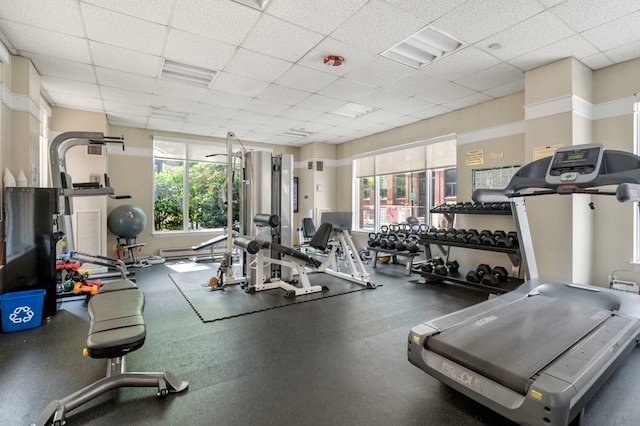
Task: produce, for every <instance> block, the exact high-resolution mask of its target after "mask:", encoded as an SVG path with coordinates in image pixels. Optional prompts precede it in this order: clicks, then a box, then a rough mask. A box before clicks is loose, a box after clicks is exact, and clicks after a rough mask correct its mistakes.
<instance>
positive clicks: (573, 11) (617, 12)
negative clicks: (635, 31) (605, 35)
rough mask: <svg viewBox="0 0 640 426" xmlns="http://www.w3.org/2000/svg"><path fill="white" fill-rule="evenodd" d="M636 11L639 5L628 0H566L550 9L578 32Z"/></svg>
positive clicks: (639, 8) (639, 7)
mask: <svg viewBox="0 0 640 426" xmlns="http://www.w3.org/2000/svg"><path fill="white" fill-rule="evenodd" d="M605 3H606V4H605ZM638 10H640V3H638V2H637V1H629V0H607V1H606V2H599V1H584V0H567V1H565V2H564V3H562V4H559V5H557V6H555V7H554V8H553V9H551V11H552V12H553V13H554V14H555V15H556V16H558V17H559V18H560V19H562V20H563V21H564V22H566V23H567V24H568V25H569V26H571V27H572V28H573V29H574V30H576V31H578V32H583V31H586V30H588V29H590V28H594V27H597V26H599V25H602V24H604V23H606V22H609V21H612V20H615V19H617V18H620V17H622V16H625V15H628V14H630V13H632V12H636V11H638ZM636 23H637V21H636Z"/></svg>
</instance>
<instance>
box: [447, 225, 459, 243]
mask: <svg viewBox="0 0 640 426" xmlns="http://www.w3.org/2000/svg"><path fill="white" fill-rule="evenodd" d="M457 235H458V230H456V229H454V228H451V229H449V230H448V231H447V236H446V240H447V241H449V242H453V243H454V242H456V236H457Z"/></svg>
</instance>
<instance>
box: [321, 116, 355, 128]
mask: <svg viewBox="0 0 640 426" xmlns="http://www.w3.org/2000/svg"><path fill="white" fill-rule="evenodd" d="M350 120H353V118H348V117H343V116H341V115H336V114H322V115H321V116H319V117H318V118H316V119H315V120H314V121H315V122H317V123H320V124H327V125H329V126H339V125H340V124H343V123H346V122H347V121H350Z"/></svg>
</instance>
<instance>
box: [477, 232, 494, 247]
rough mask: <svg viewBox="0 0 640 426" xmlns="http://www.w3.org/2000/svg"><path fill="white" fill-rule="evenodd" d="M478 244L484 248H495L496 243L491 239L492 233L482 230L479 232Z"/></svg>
mask: <svg viewBox="0 0 640 426" xmlns="http://www.w3.org/2000/svg"><path fill="white" fill-rule="evenodd" d="M480 242H481V244H482V245H484V246H495V245H496V242H495V240H494V239H493V232H491V231H489V230H488V229H483V230H482V231H481V232H480Z"/></svg>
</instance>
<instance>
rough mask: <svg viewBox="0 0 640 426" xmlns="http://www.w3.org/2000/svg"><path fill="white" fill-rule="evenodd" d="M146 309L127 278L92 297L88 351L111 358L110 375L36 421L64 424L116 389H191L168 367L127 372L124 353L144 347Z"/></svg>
mask: <svg viewBox="0 0 640 426" xmlns="http://www.w3.org/2000/svg"><path fill="white" fill-rule="evenodd" d="M143 310H144V293H143V292H142V291H140V290H138V287H137V286H136V284H135V283H133V282H132V281H130V280H127V279H123V280H119V281H113V282H109V283H107V284H105V285H104V286H103V287H102V288H101V289H100V291H99V292H98V294H96V295H95V296H93V297H92V298H91V299H90V300H89V305H88V311H89V318H90V320H91V324H90V327H89V336H88V337H87V348H86V349H85V352H86V354H88V355H89V356H90V357H92V358H107V359H108V365H107V375H106V377H104V378H102V379H100V380H98V381H97V382H94V383H92V384H90V385H89V386H87V387H85V388H83V389H80V390H79V391H77V392H74V393H72V394H71V395H69V396H67V397H65V398H63V399H61V400H54V401H52V402H51V403H50V404H49V405H48V406H47V408H45V410H44V411H43V412H42V413H41V414H40V416H38V419H37V420H36V421H35V422H34V423H33V425H38V426H40V425H49V424H53V425H63V424H64V423H65V415H66V413H67V411H71V410H73V409H75V408H77V407H79V406H80V405H82V404H84V403H86V402H88V401H90V400H92V399H93V398H96V397H97V396H99V395H102V394H103V393H105V392H108V391H110V390H112V389H117V388H121V387H157V388H158V396H160V397H164V396H166V395H168V394H169V393H175V392H181V391H183V390H185V389H187V387H188V386H189V384H188V383H187V382H185V381H183V380H181V379H179V378H178V377H176V376H175V375H173V374H172V373H170V372H168V371H167V372H164V373H125V372H124V356H125V355H126V354H128V353H129V352H133V351H135V350H136V349H139V348H141V347H142V345H143V344H144V340H145V337H146V335H147V331H146V326H145V323H144V318H143V317H142V312H143Z"/></svg>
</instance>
